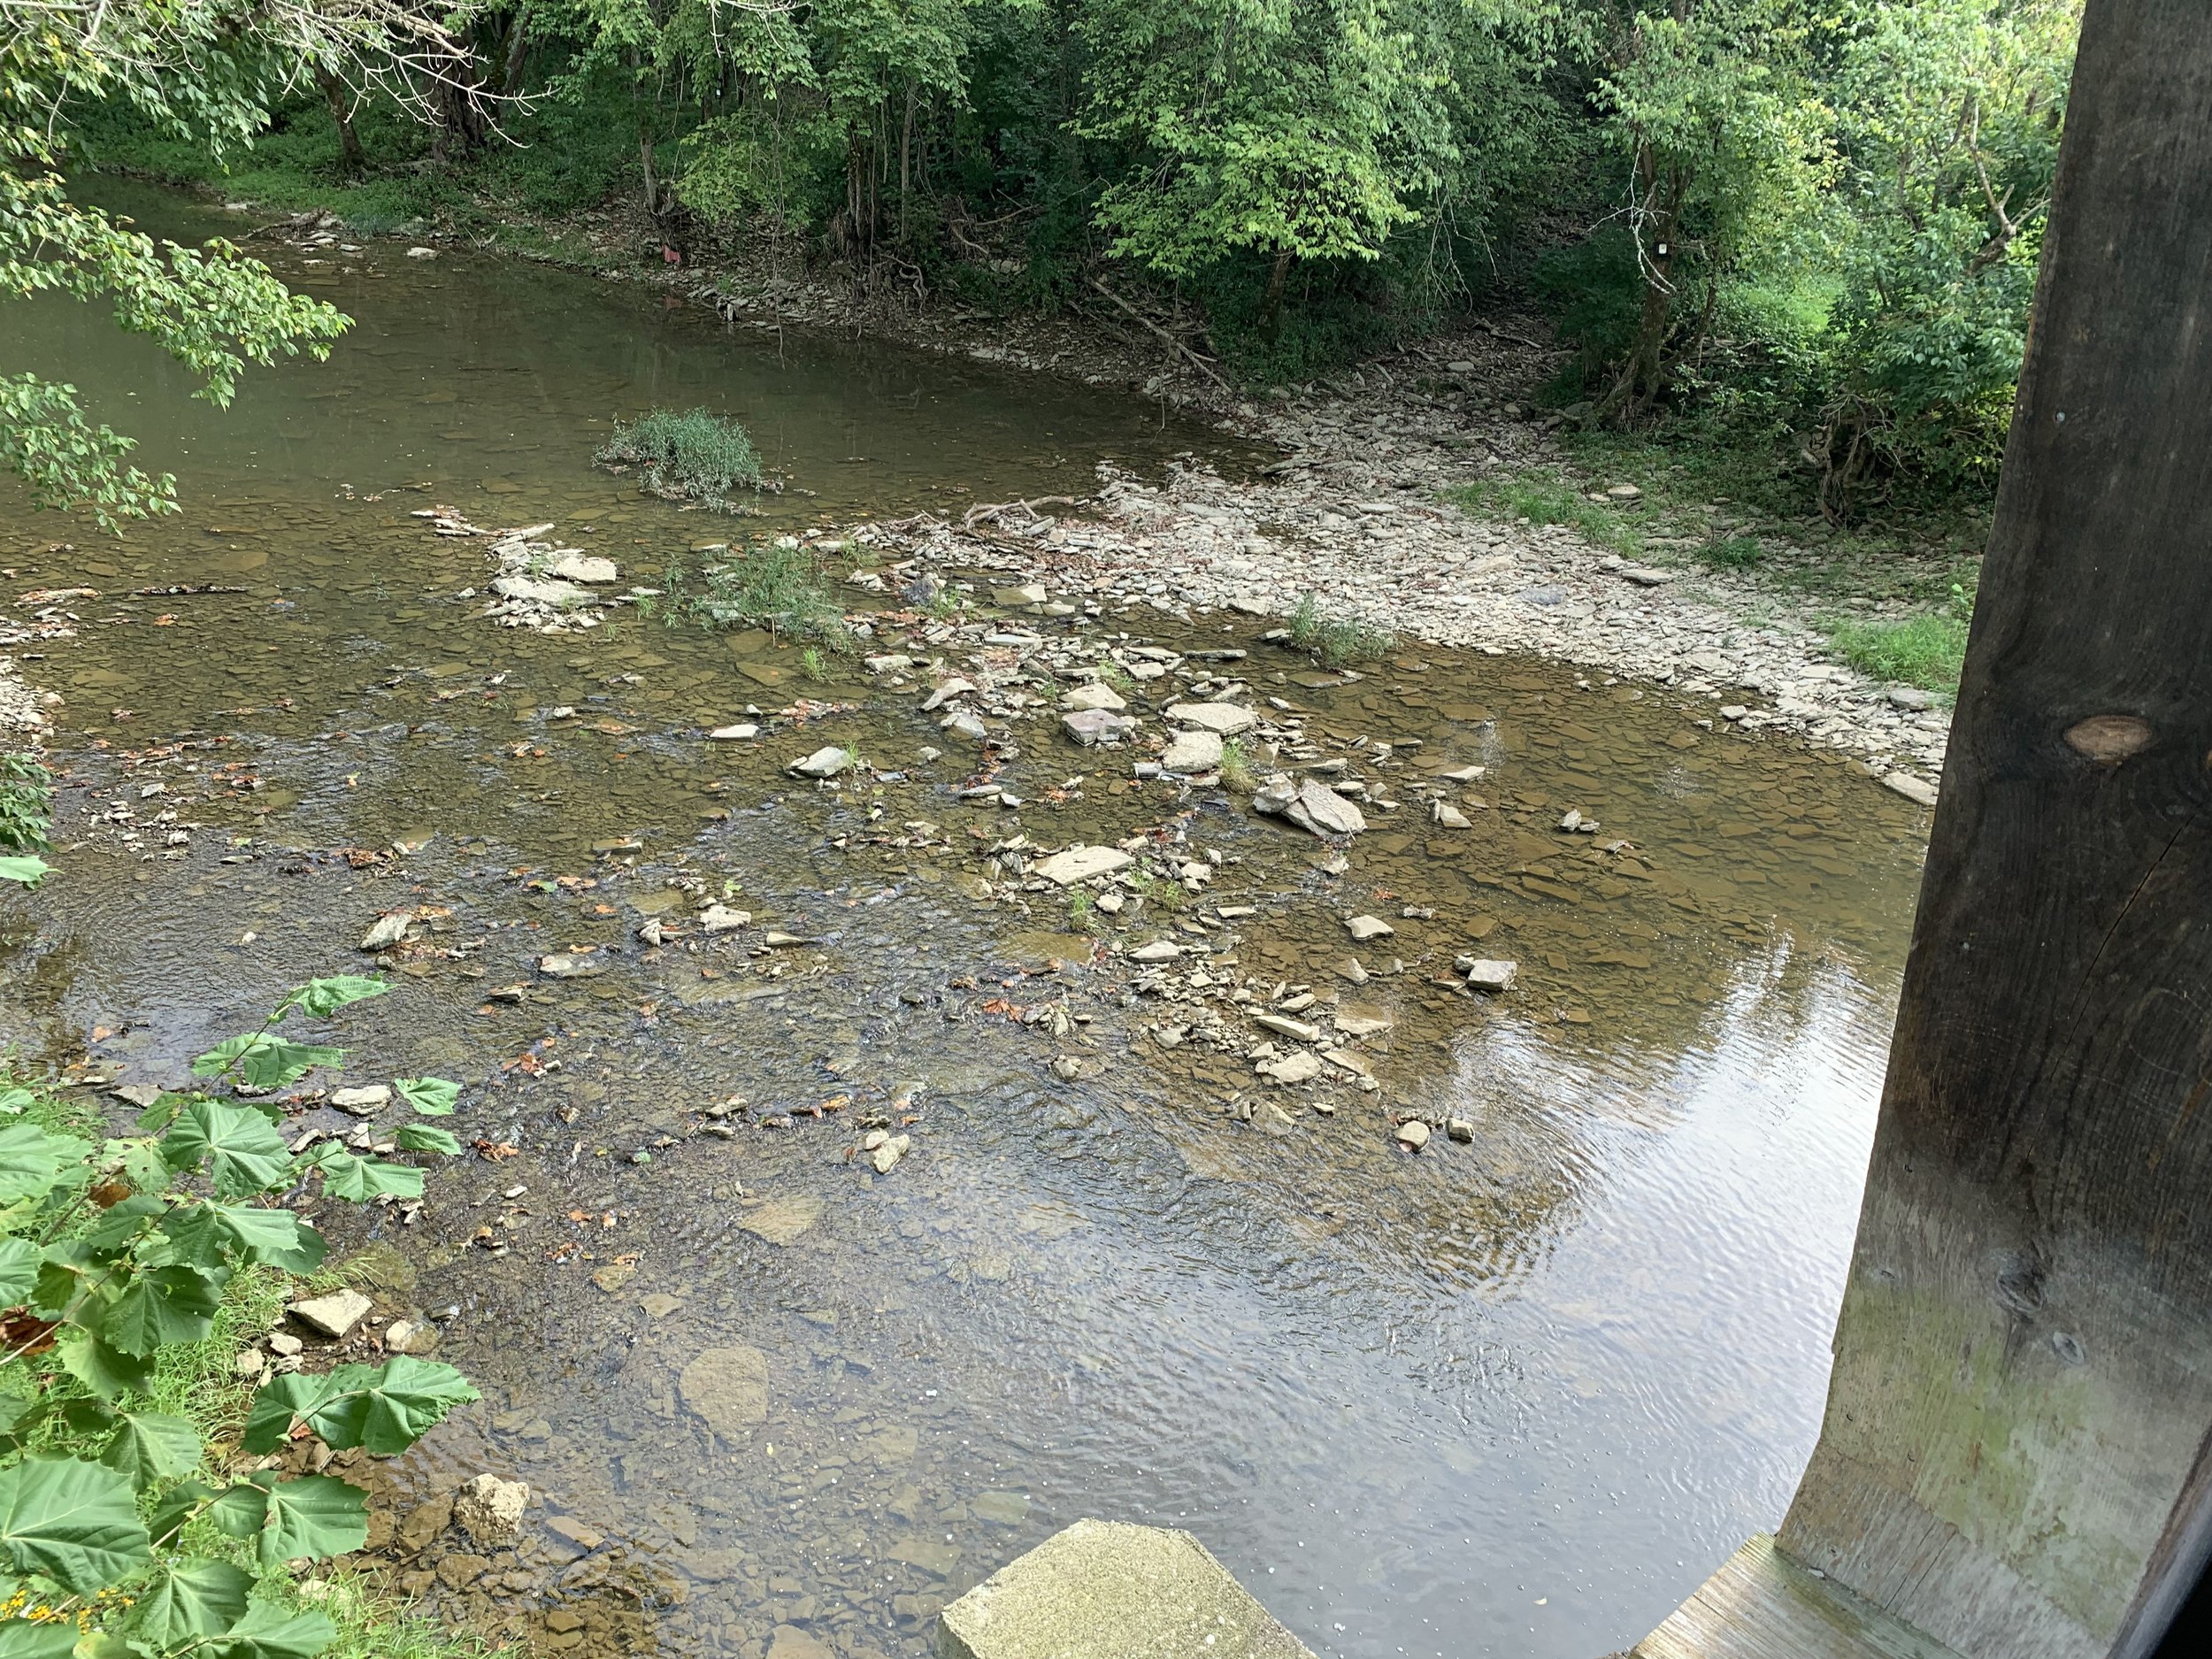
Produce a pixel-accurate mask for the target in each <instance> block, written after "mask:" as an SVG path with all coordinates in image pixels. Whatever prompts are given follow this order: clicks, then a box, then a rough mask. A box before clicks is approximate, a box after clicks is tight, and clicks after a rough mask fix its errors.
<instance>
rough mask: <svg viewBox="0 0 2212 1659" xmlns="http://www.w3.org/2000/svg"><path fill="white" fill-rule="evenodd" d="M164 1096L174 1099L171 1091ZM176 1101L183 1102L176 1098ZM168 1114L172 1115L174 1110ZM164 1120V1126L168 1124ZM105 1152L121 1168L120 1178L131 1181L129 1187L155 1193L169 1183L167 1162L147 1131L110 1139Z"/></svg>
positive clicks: (157, 1143)
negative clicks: (141, 1133)
mask: <svg viewBox="0 0 2212 1659" xmlns="http://www.w3.org/2000/svg"><path fill="white" fill-rule="evenodd" d="M164 1098H165V1099H169V1100H176V1099H177V1097H176V1096H174V1095H165V1096H164ZM177 1103H178V1104H179V1105H182V1104H183V1102H182V1101H180V1100H179V1101H178V1102H177ZM170 1116H171V1117H174V1116H175V1114H174V1113H171V1114H170ZM168 1126H169V1125H168V1123H167V1121H166V1120H165V1121H164V1122H163V1124H162V1127H163V1128H167V1127H168ZM104 1156H110V1157H111V1158H112V1159H113V1160H114V1162H115V1164H116V1165H117V1167H118V1168H119V1169H120V1171H122V1175H123V1179H125V1180H127V1181H128V1182H129V1183H130V1184H131V1190H132V1191H134V1192H139V1193H158V1192H161V1191H163V1190H164V1189H165V1188H166V1187H168V1185H169V1163H168V1160H167V1159H165V1158H164V1157H163V1156H161V1146H160V1143H159V1142H157V1141H155V1140H153V1139H152V1137H151V1136H150V1135H131V1136H127V1137H126V1138H124V1139H122V1140H119V1141H109V1142H108V1143H107V1148H106V1150H105V1153H104Z"/></svg>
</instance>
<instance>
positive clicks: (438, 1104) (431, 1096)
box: [392, 1077, 461, 1118]
mask: <svg viewBox="0 0 2212 1659" xmlns="http://www.w3.org/2000/svg"><path fill="white" fill-rule="evenodd" d="M392 1087H394V1088H396V1089H397V1090H398V1091H399V1094H400V1098H401V1099H402V1100H403V1101H405V1102H407V1103H408V1104H409V1105H410V1106H412V1107H413V1108H414V1109H415V1110H417V1111H419V1112H420V1113H421V1114H422V1115H423V1116H424V1117H426V1118H444V1117H449V1116H450V1115H451V1113H452V1111H453V1102H456V1101H457V1100H459V1099H460V1098H461V1086H460V1085H459V1084H458V1083H455V1082H451V1081H449V1080H448V1079H445V1078H442V1077H397V1078H394V1079H392Z"/></svg>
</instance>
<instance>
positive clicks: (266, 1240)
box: [162, 1203, 329, 1273]
mask: <svg viewBox="0 0 2212 1659" xmlns="http://www.w3.org/2000/svg"><path fill="white" fill-rule="evenodd" d="M162 1231H163V1232H164V1233H167V1234H168V1235H169V1240H170V1243H171V1245H172V1247H173V1255H174V1258H175V1259H176V1260H177V1261H180V1262H183V1263H189V1264H192V1265H196V1266H203V1267H214V1266H218V1265H220V1264H222V1263H227V1261H228V1260H229V1258H230V1254H231V1252H233V1251H236V1252H238V1253H239V1254H241V1255H242V1256H244V1257H245V1259H246V1260H247V1261H248V1262H250V1263H268V1264H269V1265H270V1266H272V1267H280V1268H282V1269H283V1270H284V1271H286V1272H288V1273H311V1272H313V1271H315V1270H316V1269H317V1268H318V1267H320V1266H321V1265H322V1262H323V1256H324V1254H325V1252H326V1250H327V1249H328V1248H329V1247H328V1245H327V1244H326V1242H325V1240H324V1239H323V1235H322V1234H321V1233H318V1232H316V1231H315V1229H314V1228H312V1227H311V1226H309V1225H307V1224H306V1223H305V1222H303V1221H302V1220H301V1219H300V1218H299V1217H297V1216H296V1215H294V1214H293V1213H292V1212H291V1211H290V1210H272V1209H266V1208H264V1207H263V1206H261V1205H258V1204H219V1203H203V1204H193V1205H189V1206H188V1207H187V1208H185V1209H182V1210H172V1211H171V1212H170V1214H169V1218H168V1219H167V1220H166V1221H165V1222H163V1223H162Z"/></svg>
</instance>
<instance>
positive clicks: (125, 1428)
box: [100, 1411, 200, 1492]
mask: <svg viewBox="0 0 2212 1659" xmlns="http://www.w3.org/2000/svg"><path fill="white" fill-rule="evenodd" d="M121 1417H122V1421H121V1422H120V1423H119V1424H118V1425H116V1430H115V1438H114V1439H113V1440H110V1441H109V1442H108V1447H107V1450H105V1451H104V1452H102V1453H101V1454H100V1461H101V1462H102V1463H105V1464H106V1465H107V1466H108V1467H109V1468H110V1469H119V1470H120V1471H122V1472H123V1473H124V1474H126V1475H128V1476H129V1477H130V1481H131V1485H133V1486H136V1487H137V1488H138V1489H139V1490H140V1491H141V1492H143V1491H145V1490H146V1488H147V1487H149V1486H152V1485H154V1484H155V1483H156V1482H157V1481H162V1480H174V1479H177V1478H178V1477H179V1476H180V1475H188V1474H190V1473H191V1472H192V1471H194V1470H195V1469H197V1468H198V1467H199V1466H200V1436H199V1433H198V1432H197V1431H196V1430H195V1429H194V1428H193V1426H192V1425H190V1424H189V1423H187V1422H186V1421H185V1420H184V1419H183V1418H182V1417H165V1416H163V1415H162V1414H161V1413H160V1412H158V1411H126V1412H123V1413H122V1414H121Z"/></svg>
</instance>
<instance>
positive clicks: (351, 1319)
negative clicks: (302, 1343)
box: [290, 1290, 376, 1341]
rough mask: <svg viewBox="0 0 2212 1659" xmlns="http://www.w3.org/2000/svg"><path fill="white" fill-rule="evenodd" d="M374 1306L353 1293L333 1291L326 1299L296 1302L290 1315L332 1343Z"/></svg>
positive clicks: (316, 1298) (308, 1299)
mask: <svg viewBox="0 0 2212 1659" xmlns="http://www.w3.org/2000/svg"><path fill="white" fill-rule="evenodd" d="M375 1305H376V1304H375V1303H373V1302H371V1301H370V1300H369V1299H368V1298H367V1297H366V1296H365V1295H363V1294H361V1293H360V1292H359V1291H357V1290H334V1291H332V1292H331V1293H330V1294H328V1295H327V1296H310V1297H308V1298H307V1300H305V1301H304V1302H294V1303H293V1304H292V1306H291V1310H290V1311H291V1315H292V1317H294V1318H295V1319H297V1320H298V1321H299V1322H300V1323H301V1324H302V1325H305V1326H306V1327H307V1328H308V1329H309V1330H311V1331H313V1332H315V1333H317V1334H319V1335H321V1336H326V1337H328V1338H330V1339H331V1340H333V1341H336V1340H338V1339H339V1338H341V1337H342V1336H344V1335H345V1334H346V1333H348V1332H349V1331H351V1330H352V1329H353V1327H354V1326H355V1325H359V1324H360V1323H361V1321H362V1320H363V1319H364V1318H365V1317H367V1315H368V1311H369V1310H370V1309H371V1308H373V1307H374V1306H375Z"/></svg>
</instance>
